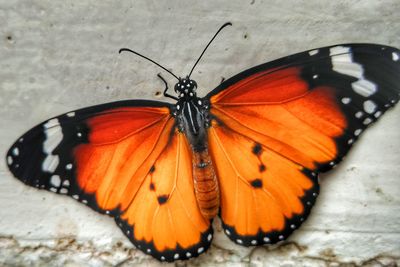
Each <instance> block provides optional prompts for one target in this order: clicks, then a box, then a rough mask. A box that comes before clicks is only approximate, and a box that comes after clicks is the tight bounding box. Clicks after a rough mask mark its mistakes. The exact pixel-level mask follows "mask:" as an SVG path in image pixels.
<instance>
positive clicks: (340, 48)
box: [329, 45, 350, 56]
mask: <svg viewBox="0 0 400 267" xmlns="http://www.w3.org/2000/svg"><path fill="white" fill-rule="evenodd" d="M349 52H350V47H345V46H341V45H339V46H335V47H331V48H330V49H329V55H330V56H332V55H337V54H343V53H349Z"/></svg>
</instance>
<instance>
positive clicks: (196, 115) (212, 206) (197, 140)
mask: <svg viewBox="0 0 400 267" xmlns="http://www.w3.org/2000/svg"><path fill="white" fill-rule="evenodd" d="M196 87H197V85H196V82H195V81H193V80H190V79H189V78H186V79H182V80H180V81H179V83H177V84H176V85H175V92H177V93H179V100H178V102H177V103H176V105H175V111H174V115H175V117H176V118H177V124H178V129H179V130H180V131H181V132H183V133H184V134H185V135H186V137H187V139H188V140H189V143H190V146H191V148H192V165H193V172H192V174H193V181H194V191H195V195H196V200H197V204H198V206H199V209H200V212H201V214H202V215H203V217H204V218H206V219H212V218H214V217H215V216H216V215H217V213H218V210H219V185H218V181H217V177H216V175H215V171H214V168H213V165H212V161H211V157H210V155H209V153H208V148H207V146H208V145H207V128H208V127H209V111H208V104H207V103H206V101H205V100H204V99H202V98H199V97H197V95H196Z"/></svg>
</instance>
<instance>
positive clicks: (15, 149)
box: [12, 147, 19, 156]
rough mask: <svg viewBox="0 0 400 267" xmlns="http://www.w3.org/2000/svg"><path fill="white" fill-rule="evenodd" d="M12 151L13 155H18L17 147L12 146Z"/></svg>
mask: <svg viewBox="0 0 400 267" xmlns="http://www.w3.org/2000/svg"><path fill="white" fill-rule="evenodd" d="M12 153H13V155H14V156H18V155H19V149H18V147H14V149H13V151H12Z"/></svg>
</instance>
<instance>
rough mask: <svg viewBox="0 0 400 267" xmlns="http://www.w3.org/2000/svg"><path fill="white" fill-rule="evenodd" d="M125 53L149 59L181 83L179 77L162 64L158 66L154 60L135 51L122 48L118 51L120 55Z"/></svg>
mask: <svg viewBox="0 0 400 267" xmlns="http://www.w3.org/2000/svg"><path fill="white" fill-rule="evenodd" d="M124 51H127V52H131V53H134V54H135V55H138V56H140V57H142V58H144V59H147V60H148V61H150V62H153V63H154V64H156V65H157V66H159V67H160V68H162V69H163V70H165V71H166V72H168V73H169V74H171V75H172V76H174V77H175V78H176V79H177V80H178V81H179V78H178V76H176V75H175V74H173V73H172V71H170V70H168V69H166V68H165V67H163V66H161V65H160V64H158V63H157V62H155V61H154V60H152V59H150V58H148V57H146V56H143V55H142V54H139V53H138V52H135V51H133V50H131V49H129V48H121V49H120V50H119V51H118V53H120V54H121V52H124Z"/></svg>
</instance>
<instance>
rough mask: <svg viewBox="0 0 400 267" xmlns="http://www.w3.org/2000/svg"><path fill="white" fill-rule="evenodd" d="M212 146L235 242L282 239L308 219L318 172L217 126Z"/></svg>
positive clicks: (226, 222) (226, 220)
mask: <svg viewBox="0 0 400 267" xmlns="http://www.w3.org/2000/svg"><path fill="white" fill-rule="evenodd" d="M209 142H210V143H209V145H210V151H211V155H212V157H213V159H214V163H215V168H216V172H217V176H218V178H219V183H220V190H221V214H220V216H221V219H222V221H223V226H224V228H225V232H226V234H227V235H228V236H229V237H230V238H231V239H232V240H233V241H234V242H236V243H238V244H240V245H246V246H250V245H257V244H264V243H274V242H277V241H279V240H283V239H284V238H286V237H287V236H288V235H289V234H290V233H291V232H292V231H293V230H294V229H295V228H297V227H298V226H299V225H300V224H301V223H302V221H303V220H304V219H305V218H306V217H307V215H308V213H309V212H310V208H311V206H312V205H313V204H314V201H315V197H316V196H317V194H318V190H319V187H318V182H317V176H316V173H314V172H311V171H310V170H308V169H306V168H304V167H302V166H300V165H298V164H296V163H294V162H292V161H291V160H288V159H286V158H285V157H283V156H281V155H280V154H278V153H276V152H274V151H273V150H271V149H269V148H267V147H265V146H263V145H261V144H260V143H258V142H256V141H254V140H252V139H251V138H248V137H245V136H243V135H241V134H239V133H237V132H234V131H232V130H231V129H228V128H227V127H225V126H221V125H217V123H214V125H213V127H211V128H210V130H209Z"/></svg>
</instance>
